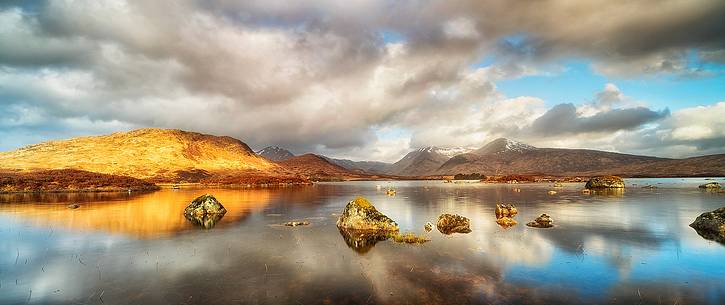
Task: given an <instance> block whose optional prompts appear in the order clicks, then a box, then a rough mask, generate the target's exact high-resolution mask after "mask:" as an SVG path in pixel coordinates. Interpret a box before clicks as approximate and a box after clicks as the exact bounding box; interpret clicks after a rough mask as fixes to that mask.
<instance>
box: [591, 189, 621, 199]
mask: <svg viewBox="0 0 725 305" xmlns="http://www.w3.org/2000/svg"><path fill="white" fill-rule="evenodd" d="M589 191H590V192H591V194H593V195H597V196H607V197H623V196H624V188H605V189H592V190H589Z"/></svg>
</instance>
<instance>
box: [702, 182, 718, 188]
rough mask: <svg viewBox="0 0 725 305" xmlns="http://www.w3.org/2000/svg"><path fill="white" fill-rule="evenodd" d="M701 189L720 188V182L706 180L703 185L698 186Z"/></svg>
mask: <svg viewBox="0 0 725 305" xmlns="http://www.w3.org/2000/svg"><path fill="white" fill-rule="evenodd" d="M698 187H699V188H701V189H708V190H716V189H719V188H720V183H718V182H708V183H705V184H703V185H700V186H698Z"/></svg>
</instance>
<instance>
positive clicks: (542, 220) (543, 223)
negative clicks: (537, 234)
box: [526, 214, 554, 228]
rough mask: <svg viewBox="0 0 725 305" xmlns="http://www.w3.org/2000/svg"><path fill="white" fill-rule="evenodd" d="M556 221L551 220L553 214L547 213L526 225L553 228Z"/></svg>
mask: <svg viewBox="0 0 725 305" xmlns="http://www.w3.org/2000/svg"><path fill="white" fill-rule="evenodd" d="M553 223H554V221H553V220H551V216H549V215H546V214H541V216H539V217H536V219H534V221H532V222H529V223H527V224H526V225H527V226H529V227H534V228H551V227H553V226H554V224H553Z"/></svg>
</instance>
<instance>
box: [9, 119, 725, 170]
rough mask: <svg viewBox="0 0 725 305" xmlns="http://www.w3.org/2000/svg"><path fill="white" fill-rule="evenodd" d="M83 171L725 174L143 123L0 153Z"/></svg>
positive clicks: (670, 165) (14, 166)
mask: <svg viewBox="0 0 725 305" xmlns="http://www.w3.org/2000/svg"><path fill="white" fill-rule="evenodd" d="M57 169H73V170H82V171H87V172H91V173H100V174H109V175H119V176H127V177H132V178H137V179H144V180H147V181H154V182H173V183H178V182H202V183H206V182H208V183H214V182H216V183H253V182H260V183H266V182H264V181H277V182H284V181H288V180H289V181H305V180H341V179H368V178H376V177H377V178H392V179H395V178H402V177H425V176H450V175H455V174H459V173H462V174H470V173H481V174H484V175H511V174H522V175H552V176H592V175H601V174H615V175H622V176H628V177H633V176H646V177H686V176H725V154H718V155H710V156H702V157H694V158H687V159H668V158H658V157H649V156H637V155H630V154H621V153H614V152H605V151H597V150H588V149H563V148H538V147H534V146H531V145H527V144H524V143H520V142H516V141H513V140H509V139H504V138H501V139H496V140H494V141H492V142H490V143H487V144H486V145H484V146H482V147H481V148H479V149H472V148H440V147H435V146H431V147H425V148H421V149H416V150H414V151H411V152H409V153H408V154H406V155H405V156H404V157H403V158H401V159H400V160H399V161H397V162H395V163H392V164H391V163H385V162H378V161H353V160H347V159H337V158H330V157H327V156H320V155H315V154H304V155H301V156H295V155H294V154H292V153H291V152H290V151H288V150H286V149H284V148H280V147H275V146H272V147H267V148H264V149H262V150H260V151H258V152H256V153H255V152H254V151H252V150H251V149H250V148H249V146H247V144H245V143H244V142H242V141H240V140H237V139H234V138H231V137H226V136H214V135H206V134H201V133H195V132H187V131H182V130H175V129H155V128H146V129H138V130H133V131H129V132H118V133H113V134H110V135H105V136H92V137H79V138H73V139H68V140H60V141H50V142H45V143H40V144H35V145H30V146H27V147H23V148H20V149H17V150H14V151H8V152H0V171H15V172H18V171H21V172H22V171H34V170H35V171H42V170H57Z"/></svg>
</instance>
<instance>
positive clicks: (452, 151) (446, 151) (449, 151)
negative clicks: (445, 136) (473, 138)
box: [418, 146, 476, 158]
mask: <svg viewBox="0 0 725 305" xmlns="http://www.w3.org/2000/svg"><path fill="white" fill-rule="evenodd" d="M474 150H476V149H475V148H469V147H436V146H428V147H424V148H420V149H418V151H419V152H428V153H438V154H441V155H444V156H446V157H448V158H453V157H454V156H457V155H460V154H465V153H469V152H472V151H474Z"/></svg>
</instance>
